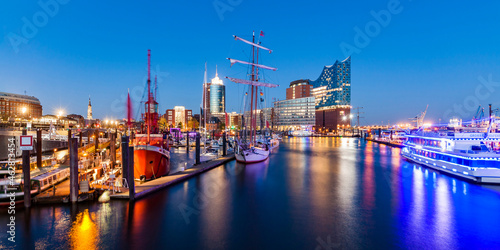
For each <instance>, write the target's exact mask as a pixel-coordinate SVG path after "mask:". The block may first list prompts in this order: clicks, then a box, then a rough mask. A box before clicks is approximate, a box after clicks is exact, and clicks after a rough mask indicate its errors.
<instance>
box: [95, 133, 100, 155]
mask: <svg viewBox="0 0 500 250" xmlns="http://www.w3.org/2000/svg"><path fill="white" fill-rule="evenodd" d="M94 136H95V137H94V152H95V153H96V154H98V152H99V129H96V130H94Z"/></svg>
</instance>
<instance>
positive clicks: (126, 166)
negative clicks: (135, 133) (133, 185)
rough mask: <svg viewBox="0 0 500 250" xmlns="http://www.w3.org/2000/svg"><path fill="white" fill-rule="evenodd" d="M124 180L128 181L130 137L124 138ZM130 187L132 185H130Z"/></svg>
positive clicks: (122, 146)
mask: <svg viewBox="0 0 500 250" xmlns="http://www.w3.org/2000/svg"><path fill="white" fill-rule="evenodd" d="M121 148H122V175H123V176H122V178H125V179H127V180H128V136H122V145H121ZM129 185H130V184H129Z"/></svg>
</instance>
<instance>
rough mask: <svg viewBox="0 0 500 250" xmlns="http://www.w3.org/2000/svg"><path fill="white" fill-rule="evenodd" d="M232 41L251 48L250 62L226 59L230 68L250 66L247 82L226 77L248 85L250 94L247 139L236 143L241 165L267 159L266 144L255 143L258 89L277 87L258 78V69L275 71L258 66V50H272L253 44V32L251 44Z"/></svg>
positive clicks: (235, 37) (237, 157) (237, 155)
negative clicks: (236, 65)
mask: <svg viewBox="0 0 500 250" xmlns="http://www.w3.org/2000/svg"><path fill="white" fill-rule="evenodd" d="M262 34H263V33H262V32H261V35H262ZM234 39H235V40H239V41H242V42H244V43H246V44H249V45H251V46H252V60H251V61H250V62H246V61H241V60H237V59H232V58H227V59H228V60H229V61H230V63H231V66H232V65H233V64H235V63H240V64H246V65H250V66H251V74H250V79H249V80H244V79H237V78H232V77H226V78H227V79H229V80H231V81H232V82H235V83H240V84H246V85H249V91H248V92H250V101H249V102H250V112H249V118H250V124H249V125H250V129H249V139H248V140H245V139H241V138H240V139H238V143H237V146H236V151H235V155H236V160H237V161H239V162H243V163H254V162H260V161H264V160H266V159H267V158H268V157H269V145H268V144H266V143H260V142H258V141H257V103H258V100H259V98H258V93H259V87H268V88H275V87H278V85H277V84H271V83H265V82H261V81H260V77H259V69H268V70H273V71H276V70H277V69H276V68H273V67H269V66H265V65H262V64H259V50H266V51H268V52H269V53H271V52H272V50H270V49H268V48H266V47H263V46H261V45H260V42H259V43H255V32H254V33H253V34H252V41H251V42H250V41H248V40H245V39H243V38H241V37H238V36H234ZM245 105H246V104H245ZM244 116H245V112H244ZM244 119H245V118H243V120H244ZM245 137H246V136H245Z"/></svg>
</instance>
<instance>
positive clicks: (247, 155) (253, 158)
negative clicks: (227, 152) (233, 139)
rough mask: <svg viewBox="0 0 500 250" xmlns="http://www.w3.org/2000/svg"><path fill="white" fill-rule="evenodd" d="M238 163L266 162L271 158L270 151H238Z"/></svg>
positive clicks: (258, 149) (256, 149) (257, 149)
mask: <svg viewBox="0 0 500 250" xmlns="http://www.w3.org/2000/svg"><path fill="white" fill-rule="evenodd" d="M235 156H236V161H238V162H241V163H256V162H261V161H265V160H266V159H267V158H269V150H264V149H260V148H254V149H253V150H252V149H245V150H242V149H240V150H238V152H236V154H235Z"/></svg>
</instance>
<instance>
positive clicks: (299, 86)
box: [286, 79, 312, 100]
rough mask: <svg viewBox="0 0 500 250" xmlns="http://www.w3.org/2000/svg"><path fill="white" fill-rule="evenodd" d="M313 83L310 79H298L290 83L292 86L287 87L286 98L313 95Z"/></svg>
mask: <svg viewBox="0 0 500 250" xmlns="http://www.w3.org/2000/svg"><path fill="white" fill-rule="evenodd" d="M311 92H312V85H311V84H309V80H308V79H301V80H296V81H293V82H291V83H290V87H289V88H287V89H286V99H287V100H289V99H296V98H303V97H309V96H311Z"/></svg>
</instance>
